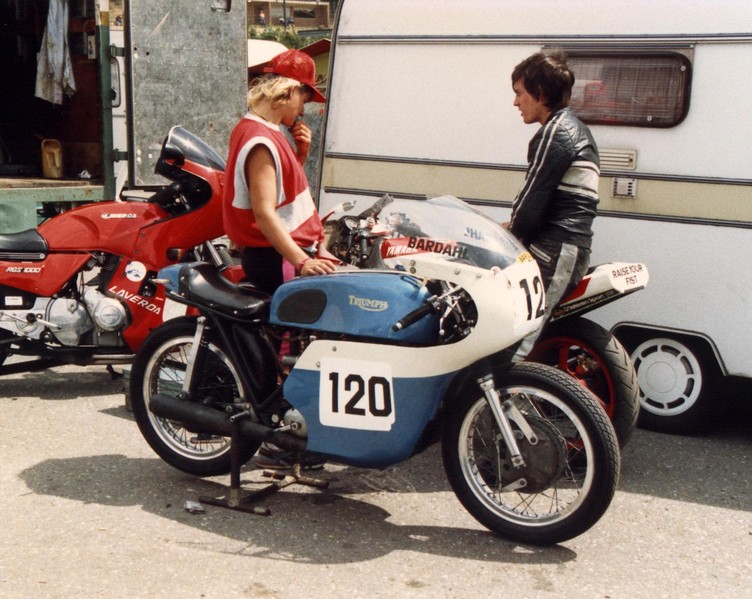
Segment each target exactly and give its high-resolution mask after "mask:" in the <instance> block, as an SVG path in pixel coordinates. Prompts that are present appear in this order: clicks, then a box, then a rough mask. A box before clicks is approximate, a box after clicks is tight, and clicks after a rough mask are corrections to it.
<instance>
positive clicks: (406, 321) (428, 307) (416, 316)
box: [392, 295, 438, 333]
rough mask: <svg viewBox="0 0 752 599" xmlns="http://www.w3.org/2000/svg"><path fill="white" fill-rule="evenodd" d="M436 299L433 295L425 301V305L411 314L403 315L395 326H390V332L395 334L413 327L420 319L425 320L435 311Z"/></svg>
mask: <svg viewBox="0 0 752 599" xmlns="http://www.w3.org/2000/svg"><path fill="white" fill-rule="evenodd" d="M437 299H438V298H437V297H436V296H435V295H434V296H431V297H429V298H428V299H427V300H426V301H425V303H424V304H423V305H422V306H420V307H419V308H416V309H415V310H413V311H412V312H408V313H407V314H405V315H404V316H403V317H402V318H400V319H399V320H398V321H397V322H396V323H395V324H393V325H392V331H394V332H395V333H396V332H397V331H401V330H402V329H406V328H407V327H409V326H411V325H414V324H415V323H416V322H418V321H419V320H421V319H422V318H425V317H426V316H428V315H429V314H431V313H432V312H435V311H436V310H437V304H436V300H437Z"/></svg>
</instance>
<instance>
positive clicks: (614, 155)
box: [598, 149, 637, 171]
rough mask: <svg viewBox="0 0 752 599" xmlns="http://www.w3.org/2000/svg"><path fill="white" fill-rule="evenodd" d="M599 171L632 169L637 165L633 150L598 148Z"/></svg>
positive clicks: (635, 154)
mask: <svg viewBox="0 0 752 599" xmlns="http://www.w3.org/2000/svg"><path fill="white" fill-rule="evenodd" d="M598 154H600V157H601V171H633V170H635V167H636V166H637V152H636V151H635V150H602V149H601V150H598Z"/></svg>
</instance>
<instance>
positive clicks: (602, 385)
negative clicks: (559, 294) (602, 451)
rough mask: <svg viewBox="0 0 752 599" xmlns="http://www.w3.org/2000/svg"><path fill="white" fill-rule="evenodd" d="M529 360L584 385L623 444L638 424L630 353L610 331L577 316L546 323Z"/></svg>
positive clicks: (638, 405)
mask: <svg viewBox="0 0 752 599" xmlns="http://www.w3.org/2000/svg"><path fill="white" fill-rule="evenodd" d="M528 360H530V361H533V362H540V363H542V364H549V365H551V366H555V367H556V368H558V369H559V370H561V371H562V372H565V373H567V374H568V375H570V376H571V377H574V378H575V379H577V380H578V381H579V382H580V383H581V384H583V385H584V386H585V387H587V388H588V389H589V390H590V391H591V392H592V393H593V394H594V395H595V396H596V397H597V398H598V399H599V400H600V401H601V404H602V405H603V409H604V410H605V411H606V414H608V417H609V418H610V419H611V424H613V426H614V430H615V431H616V437H617V438H618V439H619V446H620V447H624V446H625V445H626V444H627V442H628V441H629V439H630V438H631V437H632V434H633V433H634V431H635V428H637V418H638V416H639V413H640V397H639V392H640V387H639V383H638V380H637V374H636V372H635V369H634V367H633V365H632V361H631V359H630V357H629V353H628V352H627V350H626V349H625V348H624V347H623V346H622V344H621V343H619V341H618V340H617V339H616V337H614V336H613V335H612V334H611V333H610V332H609V331H607V330H606V329H604V328H603V327H602V326H600V325H598V324H597V323H595V322H593V321H592V320H588V319H586V318H580V317H569V318H565V319H562V320H557V321H555V322H552V323H549V324H548V325H546V327H545V328H544V329H543V332H542V333H541V336H540V337H539V338H538V340H537V342H536V344H535V346H534V347H533V349H532V351H531V352H530V354H529V355H528Z"/></svg>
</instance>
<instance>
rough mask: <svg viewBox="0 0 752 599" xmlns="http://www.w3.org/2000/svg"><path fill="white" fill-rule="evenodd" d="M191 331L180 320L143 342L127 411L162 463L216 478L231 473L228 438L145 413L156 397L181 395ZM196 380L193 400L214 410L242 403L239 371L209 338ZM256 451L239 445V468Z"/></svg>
mask: <svg viewBox="0 0 752 599" xmlns="http://www.w3.org/2000/svg"><path fill="white" fill-rule="evenodd" d="M195 331H196V322H195V319H180V320H175V321H171V322H168V323H167V324H164V325H162V326H160V327H159V328H158V329H155V330H154V331H153V332H152V333H151V335H150V336H149V337H147V339H146V341H145V342H144V344H143V345H142V346H141V349H140V350H139V352H138V353H137V354H136V359H135V361H134V362H133V366H132V368H131V377H130V400H131V407H132V409H133V416H134V417H135V419H136V422H137V423H138V427H139V429H140V430H141V434H142V435H143V436H144V439H146V441H147V443H149V445H150V446H151V448H152V449H153V450H154V451H155V452H156V453H157V455H159V457H161V458H162V459H163V460H164V461H165V462H167V463H168V464H170V465H171V466H173V467H174V468H177V469H178V470H181V471H183V472H186V473H188V474H191V475H194V476H218V475H223V474H227V473H229V472H230V438H229V437H223V436H219V435H213V434H207V433H201V432H200V431H195V430H189V429H187V428H186V427H185V426H184V425H183V424H182V423H180V422H176V421H173V420H169V419H167V418H162V417H159V416H155V415H154V414H153V413H152V412H151V411H150V410H149V402H150V400H151V397H152V396H153V395H154V394H156V393H165V394H167V395H172V396H176V395H177V394H178V393H179V392H180V390H181V388H182V385H183V380H184V376H185V372H186V368H187V365H188V356H189V354H190V351H191V347H192V345H193V335H194V333H195ZM198 376H201V381H200V382H199V385H198V388H197V393H196V394H195V396H194V397H193V398H192V400H193V401H196V402H199V403H201V402H203V401H204V400H209V401H210V402H211V403H212V404H215V405H216V404H221V405H225V404H230V403H244V402H245V400H244V398H243V387H242V385H241V382H240V378H239V375H238V373H237V370H236V368H235V366H234V365H233V363H232V361H231V360H230V359H229V357H228V355H227V353H226V352H225V351H224V350H223V349H222V347H221V344H220V343H218V342H217V341H216V340H213V339H211V338H210V339H209V344H208V347H207V354H206V357H205V367H204V368H202V369H201V372H200V373H199V374H198ZM218 409H219V408H218ZM258 447H259V443H252V442H250V441H249V442H247V443H243V444H242V446H241V448H240V452H241V455H240V459H241V463H245V462H247V461H248V460H249V459H251V457H252V456H253V454H254V453H256V451H257V449H258Z"/></svg>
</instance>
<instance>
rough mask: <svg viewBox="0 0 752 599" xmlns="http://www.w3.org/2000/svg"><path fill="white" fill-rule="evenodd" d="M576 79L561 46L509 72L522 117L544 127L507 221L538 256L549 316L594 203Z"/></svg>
mask: <svg viewBox="0 0 752 599" xmlns="http://www.w3.org/2000/svg"><path fill="white" fill-rule="evenodd" d="M573 85H574V74H573V73H572V71H571V70H570V68H569V66H568V64H567V59H566V54H564V52H563V51H560V50H557V51H551V52H545V53H544V52H539V53H537V54H533V55H532V56H530V57H528V58H526V59H525V60H524V61H522V62H521V63H520V64H518V65H517V66H516V67H515V69H514V71H513V72H512V89H513V90H514V94H515V97H514V105H515V106H516V107H517V108H518V109H519V110H520V114H521V116H522V119H523V121H524V122H525V123H527V124H532V123H539V124H540V125H542V127H541V128H540V129H539V130H538V131H537V132H536V134H535V135H534V136H533V138H532V140H531V141H530V145H529V147H528V156H527V157H528V169H527V174H526V176H525V184H524V185H523V187H522V189H521V190H520V192H519V193H518V194H517V197H516V198H515V200H514V203H513V204H512V217H511V220H510V221H509V223H505V226H506V227H507V228H508V229H509V230H510V231H511V232H512V233H513V234H514V235H515V236H516V237H518V238H519V239H520V241H522V242H523V243H524V244H525V246H526V247H527V248H528V249H529V250H530V253H531V254H532V255H533V257H534V258H535V259H536V261H537V262H538V266H539V267H540V270H541V275H542V277H543V285H544V288H545V290H546V305H547V308H546V315H545V319H546V320H547V319H548V318H549V317H550V314H551V311H552V310H553V309H554V308H555V307H556V305H557V304H558V303H559V301H560V300H561V299H562V298H563V297H564V296H565V295H566V294H567V293H568V292H569V291H570V290H571V289H573V288H574V286H575V285H577V283H579V282H580V280H581V279H582V277H583V276H584V275H585V273H586V271H587V268H588V266H589V264H590V247H591V241H592V237H593V230H592V224H593V219H594V218H595V215H596V207H597V205H598V177H599V174H600V161H599V157H598V148H597V146H596V144H595V141H594V140H593V136H592V134H591V133H590V129H588V127H587V126H586V125H584V124H583V123H582V122H581V121H580V120H579V119H578V118H577V117H576V116H575V114H574V113H573V112H572V110H571V108H569V99H570V96H571V92H572V86H573ZM536 338H537V335H535V336H534V337H532V338H527V339H525V341H524V342H523V344H522V347H521V348H520V350H518V352H517V356H518V357H520V356H524V355H527V353H528V352H529V350H530V349H531V348H532V346H533V343H534V341H535V339H536Z"/></svg>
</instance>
